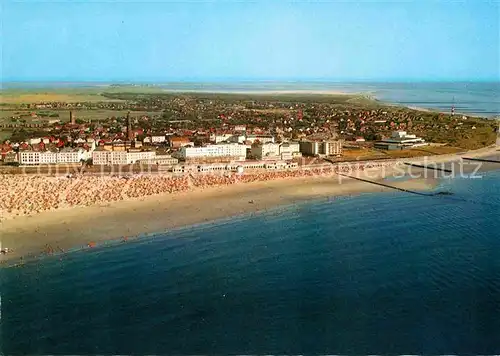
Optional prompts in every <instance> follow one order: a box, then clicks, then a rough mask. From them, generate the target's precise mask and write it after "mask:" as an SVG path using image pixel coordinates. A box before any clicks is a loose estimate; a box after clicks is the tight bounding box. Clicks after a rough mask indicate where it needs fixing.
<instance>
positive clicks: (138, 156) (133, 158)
mask: <svg viewBox="0 0 500 356" xmlns="http://www.w3.org/2000/svg"><path fill="white" fill-rule="evenodd" d="M155 155H156V153H155V152H154V151H136V152H133V151H132V152H127V163H128V164H134V163H136V162H137V161H141V160H150V159H153V158H154V157H155Z"/></svg>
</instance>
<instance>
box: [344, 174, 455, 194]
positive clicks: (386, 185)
mask: <svg viewBox="0 0 500 356" xmlns="http://www.w3.org/2000/svg"><path fill="white" fill-rule="evenodd" d="M338 175H340V176H342V177H347V178H351V179H355V180H359V181H361V182H365V183H370V184H374V185H378V186H381V187H385V188H389V189H394V190H399V191H401V192H405V193H410V194H415V195H423V196H426V197H432V196H435V195H443V194H446V193H443V192H437V193H424V192H417V191H414V190H410V189H405V188H399V187H395V186H393V185H389V184H385V183H381V182H375V181H372V180H368V179H363V178H359V177H353V176H350V175H348V174H343V173H338Z"/></svg>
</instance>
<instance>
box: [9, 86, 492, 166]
mask: <svg viewBox="0 0 500 356" xmlns="http://www.w3.org/2000/svg"><path fill="white" fill-rule="evenodd" d="M102 98H103V99H109V100H111V101H109V102H107V101H102V102H76V103H67V102H37V103H30V104H17V105H13V104H9V105H7V104H4V105H3V108H2V110H3V112H6V113H8V114H9V115H10V116H9V117H5V115H4V118H3V120H2V121H0V127H1V130H2V133H3V134H4V135H3V137H5V140H4V141H3V143H2V145H1V158H2V164H3V165H4V166H7V167H15V166H20V167H29V166H52V165H59V166H71V165H73V166H79V165H84V166H85V167H86V170H87V171H92V170H96V169H97V168H96V167H100V166H101V167H103V166H117V165H140V166H151V168H150V169H152V170H153V171H170V172H174V173H182V172H187V171H189V172H193V171H198V172H206V171H212V170H230V171H236V170H242V169H268V170H269V169H282V168H287V169H290V168H296V167H297V166H298V165H300V164H304V162H306V163H307V159H308V158H310V157H315V158H320V159H323V158H324V159H327V160H329V161H333V162H339V161H349V160H354V159H356V160H359V159H367V160H368V159H384V158H388V159H390V158H394V157H405V156H408V155H425V154H439V153H451V152H454V151H453V150H455V152H456V151H458V150H460V149H470V148H478V147H481V146H486V145H488V144H490V143H492V142H494V139H495V129H496V127H495V124H494V121H493V120H485V119H480V118H474V117H466V116H464V115H458V114H457V115H455V113H454V111H453V109H452V112H451V113H450V114H440V113H435V112H426V111H418V110H412V109H407V108H402V107H392V106H382V105H381V104H379V103H377V102H375V101H371V100H367V99H366V98H360V97H356V96H348V95H344V96H333V97H330V96H320V95H317V96H311V97H308V96H305V97H296V96H292V95H288V96H281V97H280V96H274V97H273V96H262V95H257V96H254V97H251V96H248V95H247V96H242V95H236V94H234V95H231V94H225V95H215V94H162V95H160V94H141V95H139V94H132V93H109V94H106V93H104V94H103V96H102ZM102 110H104V113H106V114H108V115H109V116H108V117H102V113H103V111H102ZM94 113H96V114H95V116H93V114H94ZM471 144H472V145H471ZM426 147H427V148H426ZM430 147H432V149H431V148H430ZM9 172H11V171H9Z"/></svg>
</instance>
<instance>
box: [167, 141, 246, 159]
mask: <svg viewBox="0 0 500 356" xmlns="http://www.w3.org/2000/svg"><path fill="white" fill-rule="evenodd" d="M177 156H178V157H179V158H180V159H184V160H186V159H192V158H213V157H231V158H235V159H238V160H244V159H246V157H247V148H246V146H245V145H239V144H221V145H210V146H205V147H181V148H180V150H179V151H178V152H177Z"/></svg>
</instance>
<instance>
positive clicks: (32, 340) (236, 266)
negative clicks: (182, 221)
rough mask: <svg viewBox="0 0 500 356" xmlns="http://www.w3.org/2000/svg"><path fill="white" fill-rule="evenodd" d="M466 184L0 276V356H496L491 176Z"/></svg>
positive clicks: (72, 256)
mask: <svg viewBox="0 0 500 356" xmlns="http://www.w3.org/2000/svg"><path fill="white" fill-rule="evenodd" d="M475 177H476V178H472V177H465V176H464V177H462V178H460V177H457V178H446V179H442V180H440V181H439V184H438V186H437V187H436V188H435V189H436V190H445V191H448V192H452V193H453V195H436V196H418V195H413V194H409V193H405V192H385V193H366V194H360V195H355V196H346V197H338V198H332V199H323V200H318V201H311V202H306V203H301V204H297V205H291V206H286V207H281V208H277V209H272V210H268V211H264V212H260V213H254V214H249V215H245V216H239V217H237V218H234V219H225V220H220V221H215V222H210V223H205V224H201V225H196V226H190V227H186V228H182V229H178V230H174V231H170V232H167V233H159V234H156V235H152V236H144V237H140V238H138V239H137V240H135V241H130V242H128V243H123V244H115V245H110V246H108V247H100V248H99V247H98V248H95V249H89V250H84V251H79V252H72V253H69V254H66V255H62V256H54V257H46V258H41V259H39V260H35V261H31V262H28V263H26V264H25V265H24V267H8V268H1V269H0V292H1V293H0V296H1V300H0V301H1V307H0V311H1V315H0V317H1V319H0V322H1V327H0V332H1V335H0V354H5V355H16V354H18V355H20V354H29V355H42V354H65V355H90V354H108V355H110V354H114V355H115V354H122V355H131V354H498V353H500V341H499V340H500V339H499V338H498V336H499V335H500V170H494V171H488V172H483V173H481V174H480V175H479V177H477V175H475ZM165 218H166V219H167V218H168V216H167V217H165Z"/></svg>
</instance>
